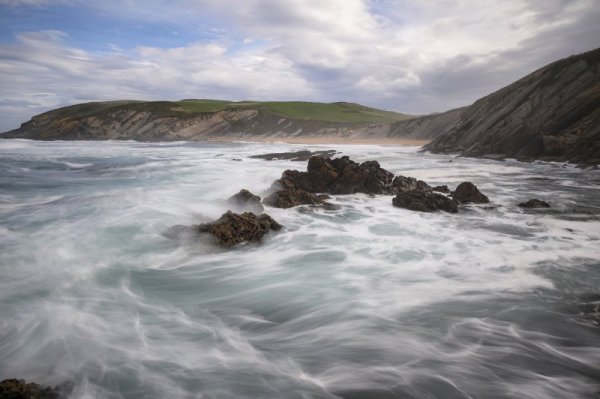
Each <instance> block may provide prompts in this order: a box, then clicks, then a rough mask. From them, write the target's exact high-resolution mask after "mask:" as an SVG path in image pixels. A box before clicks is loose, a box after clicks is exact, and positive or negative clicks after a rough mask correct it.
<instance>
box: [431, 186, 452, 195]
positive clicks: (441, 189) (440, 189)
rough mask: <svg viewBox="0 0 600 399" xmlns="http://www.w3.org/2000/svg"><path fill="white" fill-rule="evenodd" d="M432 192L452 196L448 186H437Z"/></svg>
mask: <svg viewBox="0 0 600 399" xmlns="http://www.w3.org/2000/svg"><path fill="white" fill-rule="evenodd" d="M432 190H433V191H437V192H438V193H444V194H450V189H449V188H448V186H446V185H443V186H435V187H433V188H432Z"/></svg>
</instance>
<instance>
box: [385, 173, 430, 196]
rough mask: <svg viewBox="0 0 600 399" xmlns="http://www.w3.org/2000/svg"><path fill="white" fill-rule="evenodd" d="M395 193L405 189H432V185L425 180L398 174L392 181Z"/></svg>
mask: <svg viewBox="0 0 600 399" xmlns="http://www.w3.org/2000/svg"><path fill="white" fill-rule="evenodd" d="M392 189H393V191H394V193H396V194H397V193H400V192H405V191H415V190H416V191H431V190H432V189H431V187H429V185H428V184H427V183H425V182H424V181H423V180H417V179H415V178H414V177H405V176H396V177H395V178H394V181H393V182H392Z"/></svg>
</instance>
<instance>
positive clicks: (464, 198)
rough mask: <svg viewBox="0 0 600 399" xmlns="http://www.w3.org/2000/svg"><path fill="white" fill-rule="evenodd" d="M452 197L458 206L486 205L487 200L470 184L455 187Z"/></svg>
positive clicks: (465, 183) (464, 183)
mask: <svg viewBox="0 0 600 399" xmlns="http://www.w3.org/2000/svg"><path fill="white" fill-rule="evenodd" d="M452 197H453V198H454V200H456V201H457V202H458V203H459V204H487V203H489V202H490V200H489V198H488V197H487V196H485V195H484V194H483V193H482V192H481V191H479V189H478V188H477V186H476V185H474V184H473V183H471V182H468V181H466V182H463V183H460V184H459V185H458V187H456V190H454V192H453V193H452Z"/></svg>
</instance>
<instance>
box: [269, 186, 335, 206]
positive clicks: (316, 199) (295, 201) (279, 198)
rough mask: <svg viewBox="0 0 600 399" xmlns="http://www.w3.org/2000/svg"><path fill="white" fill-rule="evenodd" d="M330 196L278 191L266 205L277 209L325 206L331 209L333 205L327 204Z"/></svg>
mask: <svg viewBox="0 0 600 399" xmlns="http://www.w3.org/2000/svg"><path fill="white" fill-rule="evenodd" d="M328 198H329V196H327V195H317V194H313V193H309V192H307V191H304V190H296V189H293V188H292V189H287V190H278V191H275V192H274V193H273V194H271V195H269V196H268V197H267V198H265V199H264V201H263V202H264V203H265V204H266V205H269V206H273V207H275V208H292V207H294V206H297V205H323V206H325V207H330V206H331V204H329V203H327V202H325V200H326V199H328Z"/></svg>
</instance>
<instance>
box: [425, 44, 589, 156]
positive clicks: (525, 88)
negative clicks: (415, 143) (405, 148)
mask: <svg viewBox="0 0 600 399" xmlns="http://www.w3.org/2000/svg"><path fill="white" fill-rule="evenodd" d="M424 149H425V150H429V151H432V152H444V153H449V152H451V153H459V154H462V155H465V156H486V155H492V154H493V155H494V156H496V157H514V158H518V159H543V160H557V161H572V162H576V163H588V164H598V163H600V49H596V50H593V51H590V52H587V53H584V54H580V55H575V56H571V57H568V58H565V59H562V60H560V61H557V62H554V63H552V64H550V65H547V66H545V67H543V68H541V69H539V70H537V71H535V72H533V73H531V74H530V75H527V76H525V77H524V78H522V79H520V80H518V81H517V82H515V83H513V84H511V85H509V86H507V87H505V88H503V89H501V90H499V91H497V92H495V93H492V94H490V95H488V96H486V97H484V98H482V99H480V100H478V101H476V102H475V103H474V104H473V105H471V106H469V107H467V108H466V109H465V110H464V111H463V112H462V114H461V115H460V117H459V118H458V119H457V121H456V123H455V124H454V125H453V126H451V127H450V128H449V129H448V131H447V132H446V133H444V134H441V135H439V136H438V137H437V138H435V139H434V140H433V141H432V142H431V143H429V144H428V145H426V146H425V147H424Z"/></svg>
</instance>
